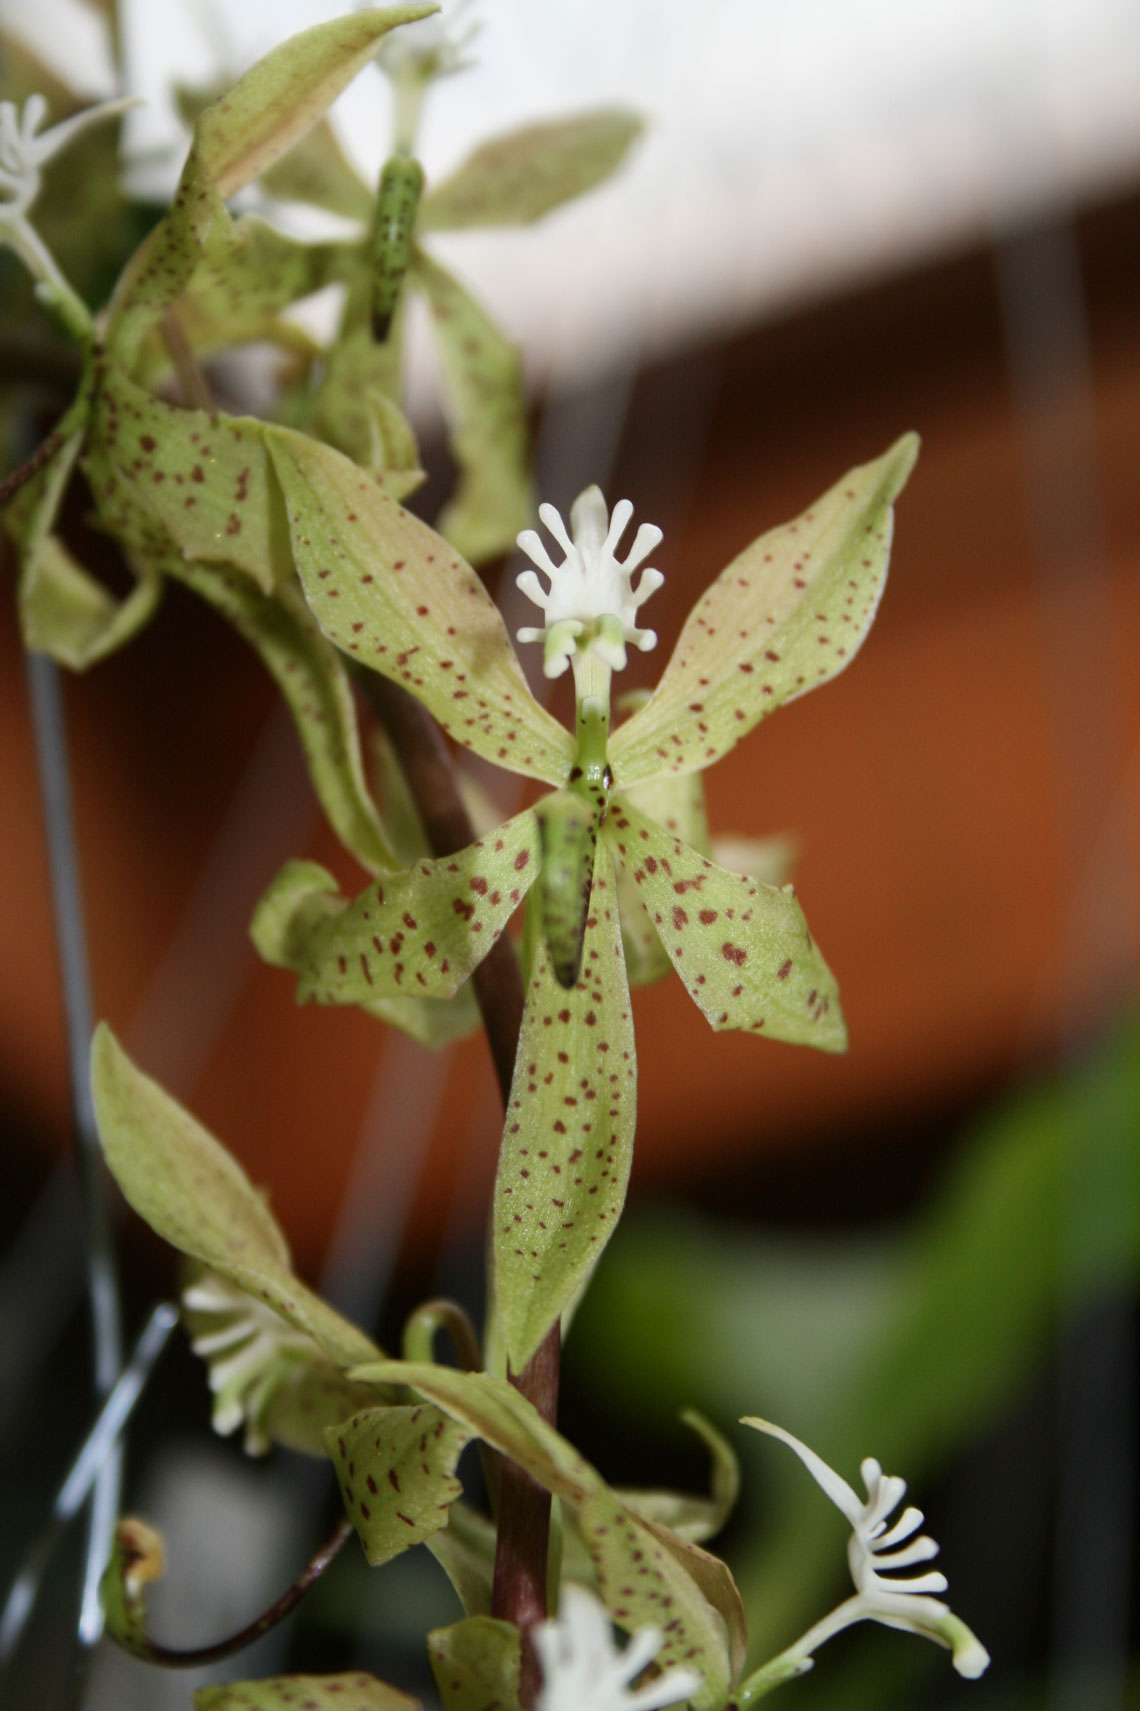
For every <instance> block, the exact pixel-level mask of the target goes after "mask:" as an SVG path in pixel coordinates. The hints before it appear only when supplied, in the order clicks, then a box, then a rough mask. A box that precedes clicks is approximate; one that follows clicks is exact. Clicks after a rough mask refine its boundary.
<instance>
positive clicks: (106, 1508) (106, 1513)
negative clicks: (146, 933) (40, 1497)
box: [28, 653, 123, 1647]
mask: <svg viewBox="0 0 1140 1711" xmlns="http://www.w3.org/2000/svg"><path fill="white" fill-rule="evenodd" d="M28 686H29V691H30V697H31V704H32V724H33V728H34V731H35V741H36V755H37V759H38V762H39V775H40V791H41V795H42V799H43V815H44V825H45V829H46V832H47V849H48V864H49V867H50V870H51V891H52V905H53V909H54V913H55V932H56V942H57V945H58V950H59V966H60V979H61V984H62V987H63V1008H64V1016H65V1020H66V1024H67V1047H68V1064H69V1069H70V1076H71V1097H72V1102H73V1111H74V1121H75V1138H76V1156H77V1164H78V1169H79V1185H80V1193H81V1196H82V1202H83V1221H84V1226H85V1230H86V1236H87V1280H88V1296H89V1302H90V1312H91V1329H92V1342H93V1356H94V1369H95V1370H94V1379H95V1394H96V1396H97V1397H98V1398H99V1400H100V1402H102V1401H103V1400H104V1399H105V1398H106V1397H107V1396H108V1395H109V1394H110V1392H111V1390H112V1388H113V1386H114V1384H115V1382H116V1380H117V1379H118V1377H119V1373H120V1371H121V1370H122V1365H123V1343H122V1328H121V1327H122V1312H121V1307H120V1303H119V1285H118V1278H117V1276H116V1271H115V1254H114V1245H113V1242H112V1238H111V1225H110V1215H109V1207H108V1192H107V1178H106V1174H105V1166H104V1164H103V1158H102V1153H101V1151H100V1147H99V1137H98V1133H97V1131H96V1127H95V1109H94V1106H93V1104H92V1100H91V1086H90V1075H89V1070H88V1054H89V1051H90V1047H91V1033H92V1007H91V983H90V977H89V974H88V968H87V938H86V932H85V929H84V923H83V903H82V896H81V892H80V885H79V866H78V860H77V852H76V843H75V827H74V823H73V819H72V813H71V788H70V774H69V769H68V760H67V736H66V731H65V728H64V718H63V701H62V696H61V694H60V684H59V672H58V669H57V667H56V665H55V663H54V661H52V660H50V659H48V658H47V656H46V655H45V654H36V653H33V654H29V656H28ZM121 1470H122V1458H121V1455H120V1452H119V1448H118V1446H117V1445H116V1446H114V1447H113V1448H111V1449H110V1450H109V1452H108V1454H107V1458H106V1460H105V1461H104V1462H103V1465H102V1466H101V1468H100V1469H99V1473H98V1475H97V1477H96V1480H95V1486H94V1492H93V1498H92V1505H91V1523H90V1531H89V1535H88V1546H87V1561H86V1565H85V1570H84V1582H83V1604H82V1609H81V1611H80V1618H79V1639H80V1643H81V1644H82V1645H83V1646H85V1647H89V1646H92V1645H93V1644H94V1643H95V1641H96V1640H97V1639H98V1638H99V1635H100V1633H101V1632H102V1627H103V1612H102V1609H101V1606H100V1603H99V1580H100V1577H101V1575H102V1573H103V1569H104V1566H105V1564H106V1562H107V1559H108V1557H109V1556H110V1552H111V1534H112V1530H113V1528H114V1525H115V1518H116V1516H117V1514H118V1509H119V1486H120V1480H121Z"/></svg>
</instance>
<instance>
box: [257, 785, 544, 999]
mask: <svg viewBox="0 0 1140 1711" xmlns="http://www.w3.org/2000/svg"><path fill="white" fill-rule="evenodd" d="M538 856H539V834H538V821H537V819H536V817H535V814H534V812H533V810H530V809H528V810H527V811H526V812H525V813H523V814H519V815H517V816H516V818H515V819H513V820H510V821H508V822H507V824H506V825H505V826H502V827H500V828H499V830H498V831H497V832H492V833H491V834H490V835H489V836H487V837H486V838H480V839H479V840H478V841H477V842H476V843H473V844H469V845H468V846H467V848H466V849H465V850H460V851H459V852H458V853H457V854H456V855H453V856H442V857H441V858H440V859H439V860H437V861H419V862H416V863H414V864H413V866H411V867H409V868H405V869H403V870H402V871H401V872H399V873H385V874H381V876H380V877H379V879H376V880H373V881H372V883H371V884H369V885H368V886H366V888H365V889H364V890H363V891H362V892H361V893H360V895H359V896H358V897H357V898H356V899H355V901H354V902H352V903H350V904H349V905H348V906H347V907H346V908H344V909H342V910H341V911H340V912H339V913H337V914H333V915H330V916H329V917H328V918H327V919H325V920H321V921H319V922H318V923H317V924H316V925H314V927H313V929H312V931H311V933H309V934H306V935H305V937H304V940H303V943H301V944H299V945H296V946H294V947H293V950H292V954H291V956H290V961H291V962H292V964H293V966H295V967H296V968H297V970H298V980H297V997H298V1000H299V1001H301V1002H305V1001H309V1002H314V1003H317V1004H370V1003H372V1002H373V1001H374V1000H376V999H378V998H450V997H451V996H452V994H453V993H455V992H457V991H458V990H459V988H460V986H461V985H462V984H463V982H464V981H465V980H466V979H467V977H468V976H469V975H470V974H471V972H472V970H473V969H475V968H477V967H478V965H479V963H481V962H482V960H483V958H484V957H485V956H486V955H487V952H488V951H489V950H490V949H491V946H492V945H493V944H494V942H495V940H496V939H497V938H498V937H499V935H500V933H502V932H503V931H504V929H505V928H506V926H507V924H508V922H509V921H510V918H511V916H512V915H513V914H514V912H515V910H516V909H517V908H518V906H519V904H520V903H521V902H522V900H523V898H524V897H525V896H526V893H527V891H528V890H529V888H530V886H531V884H532V883H533V881H534V879H535V877H536V875H537V873H538ZM286 872H288V870H286ZM277 883H278V882H277V881H275V882H274V886H272V887H270V891H269V893H267V897H266V899H265V900H264V903H265V904H267V905H269V906H271V905H272V900H273V897H274V892H275V888H276V885H277ZM255 925H256V917H255Z"/></svg>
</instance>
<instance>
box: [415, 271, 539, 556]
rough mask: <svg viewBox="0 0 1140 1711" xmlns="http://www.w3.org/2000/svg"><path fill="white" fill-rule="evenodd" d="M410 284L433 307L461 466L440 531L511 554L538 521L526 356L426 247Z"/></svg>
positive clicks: (475, 551)
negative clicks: (522, 533) (521, 534)
mask: <svg viewBox="0 0 1140 1711" xmlns="http://www.w3.org/2000/svg"><path fill="white" fill-rule="evenodd" d="M411 282H412V283H413V284H414V285H415V286H416V287H417V288H418V289H419V290H420V291H422V293H423V295H424V297H425V298H426V300H427V305H428V308H429V309H430V310H431V314H432V326H433V328H434V331H435V337H436V342H437V344H438V346H439V356H440V368H441V372H442V377H443V389H444V407H445V410H446V412H447V419H448V423H449V429H450V433H449V438H450V442H451V449H452V452H453V454H454V457H455V461H456V464H457V465H458V470H459V485H458V489H457V491H456V493H455V496H454V498H453V499H452V500H451V501H450V502H449V504H448V505H447V506H446V507H445V508H444V511H443V514H442V515H441V517H440V519H439V525H438V526H439V532H440V534H441V535H443V536H444V537H445V538H446V539H447V540H449V541H450V542H451V543H452V545H453V546H454V547H455V550H456V551H457V552H459V553H461V554H462V555H463V557H464V558H466V559H468V560H469V561H470V562H471V563H472V564H480V563H482V562H483V561H484V560H485V559H489V558H495V557H496V556H497V555H498V554H500V553H505V552H510V551H511V550H512V548H513V547H514V544H515V536H516V535H517V534H518V532H519V530H520V529H525V528H528V527H529V526H530V524H531V522H532V521H533V516H534V498H533V495H532V492H531V481H530V455H529V454H530V443H529V441H530V436H529V434H528V432H527V422H526V394H525V392H524V390H523V366H522V357H521V356H520V354H519V351H518V347H517V346H516V345H514V344H512V343H511V341H510V340H509V339H508V338H507V337H506V335H505V334H504V333H503V332H502V330H501V329H500V328H499V327H497V326H496V325H495V323H494V321H492V320H491V318H490V316H489V315H488V314H487V312H486V310H485V309H483V308H482V306H481V305H480V304H479V303H477V302H476V301H475V299H474V298H473V297H472V296H471V294H470V293H469V292H468V291H466V290H464V288H463V286H462V285H460V283H459V281H458V280H457V279H455V278H454V276H453V275H452V274H450V273H448V271H447V270H446V268H443V267H440V266H439V264H438V263H437V262H434V261H432V260H431V258H430V257H428V256H426V255H424V253H423V251H422V250H419V251H417V252H416V255H415V259H414V261H413V263H412V272H411Z"/></svg>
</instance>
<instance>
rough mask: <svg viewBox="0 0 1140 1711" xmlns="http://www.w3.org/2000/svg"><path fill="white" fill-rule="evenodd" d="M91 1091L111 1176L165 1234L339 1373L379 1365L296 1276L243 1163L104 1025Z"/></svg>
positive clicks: (363, 1341)
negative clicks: (305, 1340)
mask: <svg viewBox="0 0 1140 1711" xmlns="http://www.w3.org/2000/svg"><path fill="white" fill-rule="evenodd" d="M91 1091H92V1097H93V1100H94V1105H95V1120H96V1123H97V1126H98V1130H99V1139H100V1141H101V1142H102V1146H103V1154H104V1157H105V1158H106V1160H107V1165H108V1168H109V1169H110V1171H111V1174H112V1175H113V1176H114V1178H115V1180H116V1181H117V1182H118V1184H119V1187H120V1188H121V1189H122V1191H123V1194H124V1195H125V1197H126V1199H127V1200H128V1202H129V1203H130V1205H131V1206H133V1207H134V1209H135V1211H136V1212H137V1213H138V1214H139V1216H140V1217H141V1218H143V1219H145V1221H146V1222H147V1223H148V1224H149V1225H150V1227H151V1229H152V1230H154V1231H155V1232H156V1234H158V1235H160V1236H161V1237H162V1238H163V1240H164V1241H167V1242H169V1243H170V1244H171V1246H172V1247H175V1248H178V1249H179V1250H180V1251H181V1252H182V1253H184V1254H187V1255H189V1257H190V1258H192V1259H197V1260H200V1261H201V1262H202V1264H203V1265H206V1266H208V1267H209V1268H210V1269H211V1270H212V1271H216V1272H218V1273H219V1274H220V1275H221V1276H222V1277H225V1278H228V1279H229V1280H230V1282H232V1283H236V1284H237V1285H238V1287H239V1288H240V1289H243V1290H245V1291H246V1293H247V1294H248V1295H250V1296H251V1297H252V1298H253V1299H254V1300H255V1301H258V1302H261V1303H264V1305H265V1306H267V1307H269V1308H272V1310H273V1312H274V1313H276V1314H279V1315H280V1316H281V1318H282V1319H285V1320H287V1321H288V1323H289V1324H291V1325H294V1326H296V1328H297V1329H298V1330H300V1331H305V1332H307V1333H308V1335H309V1336H310V1337H312V1338H313V1340H314V1342H315V1344H316V1345H317V1346H318V1347H319V1348H320V1349H321V1351H322V1352H323V1353H324V1354H325V1355H327V1356H328V1358H329V1359H330V1360H331V1361H333V1362H334V1363H335V1364H336V1365H337V1366H340V1367H347V1366H354V1365H358V1364H359V1363H360V1362H362V1361H366V1360H369V1359H375V1357H376V1355H377V1353H378V1352H379V1351H378V1350H377V1348H376V1345H375V1344H374V1343H373V1342H372V1341H371V1339H370V1338H369V1337H366V1336H365V1335H364V1333H363V1332H362V1331H358V1330H357V1328H356V1326H355V1325H352V1324H350V1323H349V1321H348V1320H347V1319H344V1318H342V1317H341V1315H340V1314H339V1313H337V1312H336V1311H335V1310H334V1309H333V1308H332V1307H330V1306H328V1304H327V1303H326V1302H324V1301H322V1300H321V1298H320V1297H319V1296H318V1295H315V1294H314V1293H313V1291H312V1290H311V1289H308V1288H307V1287H306V1286H305V1284H303V1283H302V1282H301V1280H300V1278H298V1277H297V1275H296V1273H295V1272H294V1271H293V1268H292V1263H291V1261H290V1257H289V1246H288V1243H287V1242H286V1240H285V1236H284V1234H283V1232H282V1231H281V1229H280V1227H279V1225H278V1224H277V1222H276V1220H275V1219H274V1217H273V1215H272V1213H271V1212H270V1211H269V1208H268V1206H267V1205H266V1203H265V1201H264V1200H263V1198H262V1196H261V1195H260V1194H259V1193H258V1192H257V1190H256V1189H255V1188H254V1187H253V1185H252V1183H251V1182H250V1180H249V1178H248V1177H247V1176H246V1174H245V1172H244V1171H243V1170H242V1168H241V1166H240V1165H239V1164H238V1162H237V1160H236V1159H234V1158H233V1157H231V1155H230V1154H229V1153H228V1152H227V1151H226V1149H225V1148H224V1147H223V1146H222V1145H221V1144H220V1142H218V1141H216V1140H215V1139H214V1137H213V1136H212V1135H211V1134H209V1133H208V1132H207V1131H206V1130H205V1129H204V1128H203V1127H202V1125H201V1124H200V1123H198V1122H197V1121H196V1120H195V1119H194V1118H193V1117H192V1116H191V1115H190V1113H189V1112H188V1111H186V1110H184V1109H183V1108H182V1106H181V1105H179V1104H178V1102H177V1101H176V1100H174V1099H172V1098H171V1097H170V1095H169V1094H168V1093H165V1092H164V1091H163V1089H162V1088H161V1087H159V1085H158V1083H157V1082H155V1081H152V1080H151V1079H150V1077H149V1076H146V1075H144V1074H143V1073H142V1071H141V1070H139V1069H138V1068H137V1067H136V1066H135V1064H133V1063H132V1062H131V1060H130V1058H129V1057H128V1056H127V1054H126V1052H125V1051H124V1050H123V1048H122V1047H121V1046H120V1045H119V1043H118V1041H117V1040H116V1039H115V1036H114V1034H113V1033H112V1032H111V1029H110V1028H109V1027H108V1026H107V1024H106V1023H105V1022H103V1023H100V1025H99V1027H98V1028H97V1029H96V1031H95V1037H94V1040H93V1042H92V1047H91Z"/></svg>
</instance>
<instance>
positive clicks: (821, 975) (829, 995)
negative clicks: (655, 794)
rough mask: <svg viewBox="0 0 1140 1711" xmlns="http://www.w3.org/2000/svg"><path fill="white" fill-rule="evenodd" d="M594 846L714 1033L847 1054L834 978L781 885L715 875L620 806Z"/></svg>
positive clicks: (716, 869)
mask: <svg viewBox="0 0 1140 1711" xmlns="http://www.w3.org/2000/svg"><path fill="white" fill-rule="evenodd" d="M602 837H603V841H604V842H606V843H607V844H609V845H610V847H611V848H612V849H613V851H614V853H615V855H616V856H617V859H618V861H619V862H620V863H621V865H622V866H623V867H624V868H625V871H626V873H627V875H628V876H629V877H630V878H631V879H632V881H633V883H634V884H635V885H636V887H637V889H638V893H639V895H640V897H641V900H642V902H643V903H644V904H645V907H646V909H647V910H648V912H649V915H650V918H651V920H652V922H653V925H654V926H655V927H656V929H657V932H658V934H659V936H660V939H661V943H662V944H663V946H664V947H665V950H666V951H667V952H668V955H669V959H670V961H671V962H672V964H673V966H674V968H675V969H676V970H677V973H678V974H679V975H680V976H681V979H682V980H683V981H684V983H685V985H686V987H687V988H688V991H689V996H690V997H691V998H692V999H693V1000H694V1002H695V1003H696V1004H697V1006H698V1008H699V1009H701V1010H702V1011H703V1012H704V1014H705V1016H706V1017H707V1018H708V1021H709V1022H710V1023H711V1024H712V1026H713V1027H714V1028H716V1029H721V1028H744V1029H747V1030H749V1031H750V1032H752V1033H757V1034H760V1033H762V1034H764V1035H765V1036H767V1037H769V1038H771V1039H775V1040H787V1041H789V1042H790V1043H792V1044H793V1045H811V1046H816V1047H818V1048H819V1049H820V1050H821V1051H830V1052H838V1051H844V1050H845V1049H846V1045H847V1030H846V1028H845V1026H844V1023H843V1017H842V1013H841V1011H840V1008H839V989H838V986H837V985H836V982H835V977H834V975H833V974H832V973H831V970H830V969H829V968H828V966H827V964H826V963H825V962H824V960H823V958H822V957H821V956H820V954H819V951H818V950H817V949H816V947H815V945H814V943H813V941H812V937H811V934H810V933H809V931H808V926H807V922H806V921H805V920H804V916H803V911H802V909H801V908H800V906H799V904H798V902H797V901H796V898H795V894H794V892H793V891H792V889H791V887H790V886H789V887H786V888H785V889H783V890H778V889H777V888H776V887H775V886H772V885H762V884H761V883H760V882H759V881H758V880H754V879H749V878H748V877H747V876H746V875H744V874H739V873H729V872H728V871H727V869H725V868H723V867H717V866H716V865H715V863H713V862H711V861H706V860H705V858H704V856H702V855H698V854H697V852H696V850H693V849H690V848H689V846H688V845H687V844H684V843H682V842H681V840H680V839H679V838H674V837H672V836H670V834H669V833H668V832H666V831H665V830H664V829H663V828H662V827H660V826H657V825H655V824H654V823H653V822H652V821H651V820H647V819H645V817H644V816H643V815H641V814H639V813H637V811H636V810H635V809H634V808H632V807H631V806H630V805H629V803H628V802H623V803H621V804H620V805H619V806H618V807H616V808H614V809H613V810H612V811H611V813H610V817H609V819H608V820H607V821H606V824H605V827H604V829H603V832H602Z"/></svg>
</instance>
